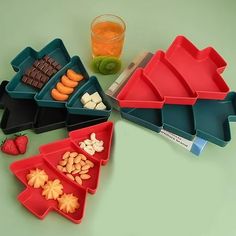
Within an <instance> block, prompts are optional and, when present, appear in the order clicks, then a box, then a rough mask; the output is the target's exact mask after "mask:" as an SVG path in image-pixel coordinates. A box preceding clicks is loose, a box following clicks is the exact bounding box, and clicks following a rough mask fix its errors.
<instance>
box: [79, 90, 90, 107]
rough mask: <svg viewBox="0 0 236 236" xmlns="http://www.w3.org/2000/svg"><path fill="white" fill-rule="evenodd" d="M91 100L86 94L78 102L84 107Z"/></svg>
mask: <svg viewBox="0 0 236 236" xmlns="http://www.w3.org/2000/svg"><path fill="white" fill-rule="evenodd" d="M91 100H92V98H91V96H90V95H89V94H88V93H85V94H84V95H83V96H82V97H81V99H80V101H81V103H82V104H83V105H85V104H86V103H88V102H90V101H91Z"/></svg>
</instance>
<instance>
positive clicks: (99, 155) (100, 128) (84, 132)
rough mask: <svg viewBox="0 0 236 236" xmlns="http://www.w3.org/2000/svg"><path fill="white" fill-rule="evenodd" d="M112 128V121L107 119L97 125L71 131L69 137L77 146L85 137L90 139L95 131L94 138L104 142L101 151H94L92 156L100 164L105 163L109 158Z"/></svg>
mask: <svg viewBox="0 0 236 236" xmlns="http://www.w3.org/2000/svg"><path fill="white" fill-rule="evenodd" d="M113 130H114V127H113V123H112V122H110V121H107V122H104V123H101V124H98V125H93V126H89V127H86V128H83V129H79V130H75V131H72V132H70V133H69V137H70V138H71V139H72V140H73V142H74V143H75V144H76V145H78V146H79V143H80V142H83V141H84V140H85V139H90V134H91V133H95V134H96V139H98V140H102V141H103V142H104V145H103V147H104V150H103V151H102V152H96V153H95V154H94V155H93V156H92V157H93V158H94V159H96V160H98V161H101V164H103V165H105V164H106V163H107V162H108V161H109V158H110V152H111V143H112V138H113Z"/></svg>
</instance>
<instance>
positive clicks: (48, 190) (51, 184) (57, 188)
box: [42, 179, 63, 200]
mask: <svg viewBox="0 0 236 236" xmlns="http://www.w3.org/2000/svg"><path fill="white" fill-rule="evenodd" d="M62 189H63V186H62V184H61V182H60V180H59V179H55V180H50V181H48V182H47V183H46V184H45V185H44V186H43V192H42V195H43V196H45V198H46V199H47V200H49V199H54V200H56V199H57V198H58V197H59V196H60V195H61V194H62V193H63V191H62Z"/></svg>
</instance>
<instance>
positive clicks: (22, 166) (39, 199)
mask: <svg viewBox="0 0 236 236" xmlns="http://www.w3.org/2000/svg"><path fill="white" fill-rule="evenodd" d="M35 168H39V169H43V170H44V171H45V172H46V173H47V175H48V177H49V179H50V180H54V179H59V180H60V182H61V184H62V185H63V191H64V192H65V193H73V195H74V196H76V197H78V198H79V203H80V208H79V209H78V210H76V211H75V213H73V214H71V213H70V214H66V213H64V212H62V211H60V210H59V209H58V207H57V201H55V200H46V199H45V198H44V197H43V196H42V194H41V192H42V189H41V188H39V189H35V188H32V187H31V186H29V185H28V183H27V179H26V175H27V174H28V173H29V171H30V170H32V169H35ZM10 169H11V171H12V173H13V174H14V175H15V176H16V177H17V178H18V179H19V180H20V181H21V182H22V183H23V184H24V185H25V190H24V191H23V192H21V193H20V194H19V195H18V197H17V198H18V201H19V202H20V203H21V204H22V205H23V206H24V207H26V208H27V209H28V210H29V211H30V212H31V213H32V214H34V215H35V216H37V217H38V218H39V219H44V218H45V216H46V215H47V214H48V213H49V212H50V211H56V212H58V213H59V214H61V215H62V216H64V217H66V218H67V219H69V220H71V221H73V222H74V223H80V222H81V220H82V218H83V216H84V210H85V202H86V190H85V189H83V188H78V186H77V185H76V184H74V183H71V181H70V180H69V179H68V178H67V177H66V176H63V175H61V174H60V173H59V172H58V171H57V169H55V168H54V167H53V166H52V165H51V164H50V163H49V162H48V160H46V159H45V158H44V156H43V155H37V156H33V157H30V158H27V159H24V160H21V161H16V162H14V163H13V164H11V166H10Z"/></svg>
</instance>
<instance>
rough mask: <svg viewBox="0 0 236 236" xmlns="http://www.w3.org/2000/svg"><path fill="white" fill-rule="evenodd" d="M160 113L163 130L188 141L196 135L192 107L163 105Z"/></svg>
mask: <svg viewBox="0 0 236 236" xmlns="http://www.w3.org/2000/svg"><path fill="white" fill-rule="evenodd" d="M162 113H163V128H164V129H165V130H167V131H169V132H171V133H175V134H177V135H179V136H181V137H183V138H186V139H188V140H193V138H194V136H195V134H196V126H195V118H194V114H193V107H192V106H187V105H186V106H184V105H181V106H180V105H165V106H164V107H163V109H162Z"/></svg>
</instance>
